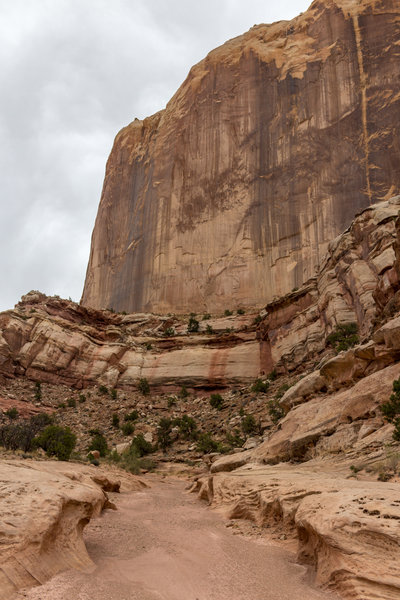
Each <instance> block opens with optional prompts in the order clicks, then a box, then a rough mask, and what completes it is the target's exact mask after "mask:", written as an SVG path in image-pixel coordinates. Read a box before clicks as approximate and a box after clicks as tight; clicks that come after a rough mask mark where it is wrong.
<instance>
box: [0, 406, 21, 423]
mask: <svg viewBox="0 0 400 600" xmlns="http://www.w3.org/2000/svg"><path fill="white" fill-rule="evenodd" d="M4 414H5V415H6V417H8V418H9V419H10V420H11V421H14V420H15V419H18V417H19V412H18V409H17V408H15V406H13V407H12V408H9V409H8V410H6V411H5V413H4Z"/></svg>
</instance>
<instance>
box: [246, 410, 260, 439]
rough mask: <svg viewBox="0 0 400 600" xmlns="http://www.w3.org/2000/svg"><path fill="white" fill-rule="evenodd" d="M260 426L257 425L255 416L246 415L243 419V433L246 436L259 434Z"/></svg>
mask: <svg viewBox="0 0 400 600" xmlns="http://www.w3.org/2000/svg"><path fill="white" fill-rule="evenodd" d="M259 429H260V427H259V425H257V423H256V420H255V418H254V417H253V415H246V416H245V417H243V419H242V431H243V433H244V434H245V435H250V434H252V433H258V432H259Z"/></svg>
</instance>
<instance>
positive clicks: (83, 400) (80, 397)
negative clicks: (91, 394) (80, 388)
mask: <svg viewBox="0 0 400 600" xmlns="http://www.w3.org/2000/svg"><path fill="white" fill-rule="evenodd" d="M79 402H80V403H81V404H83V403H84V402H86V396H85V394H79Z"/></svg>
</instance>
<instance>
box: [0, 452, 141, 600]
mask: <svg viewBox="0 0 400 600" xmlns="http://www.w3.org/2000/svg"><path fill="white" fill-rule="evenodd" d="M131 479H132V482H133V483H132V482H131V489H135V486H136V489H140V488H141V486H142V484H141V483H140V480H138V479H135V477H133V476H131ZM0 480H1V489H0V514H1V524H0V600H9V598H11V597H14V594H15V593H16V592H17V591H18V590H19V589H21V588H26V587H31V586H34V585H39V584H41V583H44V582H45V581H46V580H48V579H49V578H50V577H52V576H53V575H55V574H56V573H58V572H59V571H61V570H63V569H69V568H76V569H81V570H88V571H90V570H91V569H94V564H93V562H92V561H91V559H90V558H89V555H88V553H87V551H86V547H85V544H84V542H83V539H82V531H83V529H84V527H85V525H86V524H87V523H88V522H89V520H90V519H91V518H92V517H96V516H97V515H99V514H100V513H101V511H102V510H103V508H105V507H107V505H108V504H109V501H108V498H107V494H106V493H105V491H103V490H106V489H107V490H111V491H118V490H119V486H120V482H119V481H118V479H117V477H115V476H113V475H110V474H109V473H105V472H103V471H101V470H100V471H99V470H97V469H96V468H95V467H90V466H83V465H78V464H71V463H61V462H57V463H55V462H53V461H42V462H37V461H31V460H25V461H23V462H21V461H17V460H9V461H6V460H2V461H0Z"/></svg>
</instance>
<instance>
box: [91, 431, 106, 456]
mask: <svg viewBox="0 0 400 600" xmlns="http://www.w3.org/2000/svg"><path fill="white" fill-rule="evenodd" d="M92 431H93V430H92ZM92 435H93V437H92V439H91V442H90V444H89V446H88V451H89V452H90V451H91V450H97V451H98V452H100V456H102V457H104V456H106V454H108V445H107V440H106V438H105V437H104V435H103V434H102V433H100V432H99V431H98V430H94V433H93V434H92Z"/></svg>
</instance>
